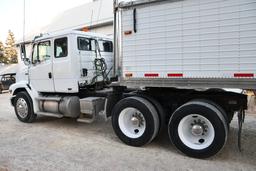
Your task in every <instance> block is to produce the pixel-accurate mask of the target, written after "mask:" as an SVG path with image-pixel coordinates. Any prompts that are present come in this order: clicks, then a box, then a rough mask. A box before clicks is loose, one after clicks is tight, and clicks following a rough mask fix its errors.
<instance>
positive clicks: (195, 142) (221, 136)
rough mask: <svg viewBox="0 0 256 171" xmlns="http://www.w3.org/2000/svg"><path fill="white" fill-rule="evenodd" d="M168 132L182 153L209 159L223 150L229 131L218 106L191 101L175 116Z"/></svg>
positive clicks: (176, 112)
mask: <svg viewBox="0 0 256 171" xmlns="http://www.w3.org/2000/svg"><path fill="white" fill-rule="evenodd" d="M168 132H169V137H170V140H171V141H172V143H173V144H174V145H175V146H176V147H177V148H178V149H179V150H180V151H181V152H183V153H184V154H186V155H188V156H191V157H196V158H207V157H210V156H213V155H215V154H216V153H218V152H219V151H220V150H221V149H222V148H223V146H224V145H225V143H226V140H227V135H228V127H227V123H226V120H225V118H224V116H223V114H222V112H221V111H220V110H219V109H218V108H217V107H216V106H214V105H213V104H209V103H207V102H203V101H191V102H188V103H186V104H184V105H182V106H181V107H179V108H178V109H177V110H176V111H175V112H174V113H173V115H172V117H171V118H170V121H169V125H168Z"/></svg>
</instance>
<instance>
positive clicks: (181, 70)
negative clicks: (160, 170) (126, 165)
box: [112, 0, 256, 158]
mask: <svg viewBox="0 0 256 171" xmlns="http://www.w3.org/2000/svg"><path fill="white" fill-rule="evenodd" d="M115 21H116V22H115V30H116V31H115V33H116V34H115V40H116V43H115V47H116V51H115V52H116V55H115V66H116V68H115V69H116V73H117V74H119V82H118V83H116V86H123V87H125V88H134V89H136V90H137V92H136V93H134V94H133V95H134V96H136V97H127V98H124V99H123V100H121V101H119V103H118V104H117V105H116V106H115V108H114V111H113V113H112V115H113V116H112V118H113V119H112V120H113V126H114V129H115V131H116V133H117V135H118V136H119V138H120V139H121V140H123V141H124V142H125V143H127V144H129V145H135V146H140V145H144V144H146V143H148V142H150V141H151V140H152V138H154V137H155V135H156V133H155V129H157V131H158V130H159V127H160V128H162V126H163V125H164V124H168V133H169V137H170V140H171V141H172V143H173V144H174V145H175V146H176V147H177V148H178V149H179V150H180V151H182V152H183V153H185V154H187V155H189V156H193V157H199V158H204V157H209V156H211V155H214V154H216V153H217V152H218V151H220V150H221V149H222V147H223V146H224V144H225V142H226V140H227V136H228V129H229V123H230V121H231V120H232V118H233V115H234V113H238V116H239V128H241V122H242V120H243V118H244V110H245V109H246V108H247V100H246V96H245V95H242V94H237V93H232V92H227V91H224V88H238V89H254V90H255V89H256V78H255V76H256V56H255V54H256V1H254V0H225V1H223V0H134V1H122V2H120V1H119V2H117V1H116V2H115ZM131 98H132V99H131ZM131 100H132V101H131ZM146 101H147V102H146ZM140 103H143V104H144V108H142V107H140V108H138V107H137V105H138V104H140ZM145 108H146V109H147V111H146V109H145ZM132 110H134V113H135V114H134V113H133V112H132ZM139 111H141V112H142V113H143V112H144V113H145V114H143V117H138V120H139V121H140V122H142V123H143V122H145V123H144V124H142V127H143V126H144V127H143V129H142V128H141V127H139V128H140V129H138V130H136V129H132V130H130V126H129V123H126V122H123V121H122V120H124V116H125V115H131V116H130V118H132V119H131V121H132V123H133V122H134V120H136V119H134V115H135V116H136V115H137V113H139ZM149 113H150V118H148V117H149V116H147V115H148V114H149ZM155 113H157V116H155V115H156V114H155ZM155 117H158V119H155ZM128 118H129V117H128ZM135 118H136V117H135ZM150 119H151V120H150ZM155 120H157V122H156V121H155ZM125 123H126V124H125ZM125 125H128V126H125ZM152 125H154V126H152ZM140 126H141V125H140ZM126 127H127V128H126ZM129 130H130V131H129ZM160 130H161V129H160ZM132 131H134V133H132ZM137 132H138V133H137ZM149 132H150V133H149ZM239 132H241V130H240V129H239Z"/></svg>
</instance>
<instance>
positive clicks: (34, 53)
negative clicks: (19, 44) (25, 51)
mask: <svg viewBox="0 0 256 171" xmlns="http://www.w3.org/2000/svg"><path fill="white" fill-rule="evenodd" d="M37 62H38V55H37V44H34V46H33V54H32V64H36V63H37Z"/></svg>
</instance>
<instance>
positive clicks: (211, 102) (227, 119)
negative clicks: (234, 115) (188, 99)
mask: <svg viewBox="0 0 256 171" xmlns="http://www.w3.org/2000/svg"><path fill="white" fill-rule="evenodd" d="M192 101H200V102H205V103H209V104H211V105H213V106H215V107H216V108H217V109H218V110H219V111H220V112H221V114H222V115H223V117H224V118H225V121H226V124H227V128H228V131H229V123H230V119H229V118H228V115H227V113H226V111H225V110H224V109H223V108H222V107H221V106H220V105H218V104H217V103H215V102H213V101H211V100H207V99H195V100H192Z"/></svg>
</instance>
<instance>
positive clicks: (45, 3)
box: [0, 0, 92, 43]
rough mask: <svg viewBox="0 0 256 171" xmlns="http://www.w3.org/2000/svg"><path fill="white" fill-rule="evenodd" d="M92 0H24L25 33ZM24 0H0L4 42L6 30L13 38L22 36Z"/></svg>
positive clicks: (1, 38) (0, 30)
mask: <svg viewBox="0 0 256 171" xmlns="http://www.w3.org/2000/svg"><path fill="white" fill-rule="evenodd" d="M90 1H92V0H25V8H26V10H25V16H26V17H25V19H26V20H25V21H26V22H25V23H26V24H25V33H26V34H27V33H29V32H31V31H35V30H37V29H40V28H41V27H44V26H46V25H47V24H49V23H50V22H51V21H52V20H53V19H54V18H55V17H56V16H57V15H58V14H60V13H62V12H64V11H65V10H67V9H70V8H73V7H76V6H79V5H82V4H85V3H87V2H90ZM23 4H24V0H0V41H2V42H3V43H5V41H6V37H7V34H8V30H11V31H12V32H13V33H14V36H15V39H16V41H17V40H20V39H22V37H23V14H24V13H23V11H24V10H23V6H24V5H23Z"/></svg>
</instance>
